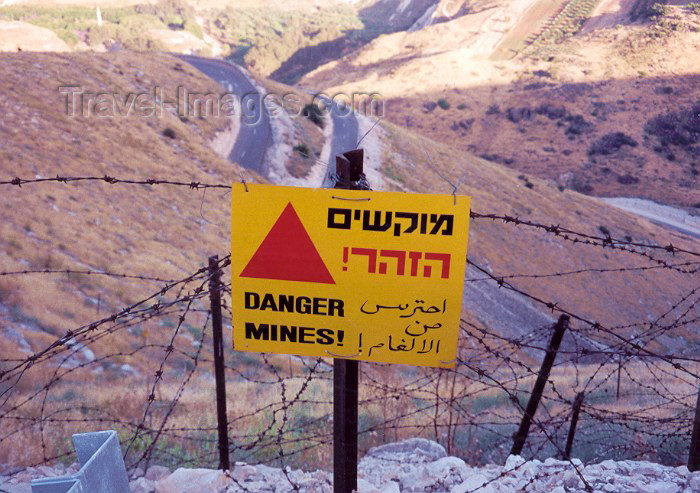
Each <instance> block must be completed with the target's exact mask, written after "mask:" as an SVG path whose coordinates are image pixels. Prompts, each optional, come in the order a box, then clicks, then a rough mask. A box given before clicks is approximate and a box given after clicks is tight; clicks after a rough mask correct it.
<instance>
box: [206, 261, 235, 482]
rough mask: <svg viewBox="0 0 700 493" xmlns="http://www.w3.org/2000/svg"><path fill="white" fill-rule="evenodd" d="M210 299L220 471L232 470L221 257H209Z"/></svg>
mask: <svg viewBox="0 0 700 493" xmlns="http://www.w3.org/2000/svg"><path fill="white" fill-rule="evenodd" d="M209 297H210V300H211V323H212V339H213V341H214V377H215V379H216V417H217V423H218V431H219V469H222V470H224V471H227V470H229V469H231V463H230V460H229V444H228V418H227V416H226V374H225V365H224V336H223V323H222V317H221V270H220V269H219V257H218V256H217V255H213V256H211V257H209Z"/></svg>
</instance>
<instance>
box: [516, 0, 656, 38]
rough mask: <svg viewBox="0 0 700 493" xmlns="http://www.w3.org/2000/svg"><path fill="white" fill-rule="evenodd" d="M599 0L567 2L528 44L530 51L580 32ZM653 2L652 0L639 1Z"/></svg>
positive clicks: (570, 0) (573, 0) (572, 0)
mask: <svg viewBox="0 0 700 493" xmlns="http://www.w3.org/2000/svg"><path fill="white" fill-rule="evenodd" d="M598 1H599V0H569V1H568V2H566V4H565V5H564V6H563V8H562V9H561V10H560V11H559V12H558V13H557V14H556V15H554V16H553V17H552V18H550V19H549V21H548V22H547V25H546V27H545V28H544V29H543V30H542V31H541V32H540V33H539V34H537V35H536V36H534V37H533V38H532V39H531V40H530V43H529V48H530V49H535V48H537V47H539V46H542V45H544V44H548V43H555V42H557V41H559V40H561V39H562V38H564V37H567V36H572V35H574V34H576V33H577V32H578V31H580V30H581V27H582V26H583V23H584V22H585V21H586V19H588V17H589V16H590V14H591V12H592V11H593V9H594V8H595V6H596V4H597V3H598ZM641 1H653V0H641Z"/></svg>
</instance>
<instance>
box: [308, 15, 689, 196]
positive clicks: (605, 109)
mask: <svg viewBox="0 0 700 493" xmlns="http://www.w3.org/2000/svg"><path fill="white" fill-rule="evenodd" d="M469 17H470V16H462V17H459V18H457V19H455V20H453V21H450V22H446V23H440V24H434V25H431V26H429V27H427V28H425V29H423V30H421V31H417V32H409V33H397V34H392V35H387V36H383V37H381V38H378V39H377V40H375V41H374V42H373V43H371V44H370V45H368V46H367V47H366V48H364V49H362V50H360V51H359V52H357V53H354V54H353V55H352V56H347V57H344V58H341V59H340V60H338V61H334V62H331V63H329V64H327V65H326V66H323V67H320V68H319V69H317V70H316V71H314V72H311V73H310V74H308V75H307V76H305V78H304V79H302V81H301V83H302V84H303V85H306V86H308V87H315V88H323V89H324V90H326V92H327V93H329V94H333V93H335V92H337V91H343V92H346V93H348V92H350V93H352V92H353V91H356V92H376V93H379V94H381V95H382V96H383V97H384V99H385V101H386V108H385V113H386V118H387V119H388V120H390V121H392V122H394V123H396V124H398V125H401V126H403V127H407V128H410V129H412V130H414V131H416V132H418V133H420V134H422V135H425V136H427V137H430V138H432V139H435V140H438V141H441V142H445V143H449V144H451V145H454V146H455V147H457V148H459V149H462V150H463V151H465V152H469V153H471V154H474V155H477V156H482V157H484V158H485V159H489V160H492V161H495V162H498V163H500V164H502V165H505V166H507V167H509V168H512V169H515V170H518V171H520V172H525V173H528V174H533V175H535V176H539V177H541V178H544V179H548V180H550V181H551V182H552V183H555V184H557V185H561V186H564V187H566V188H570V189H574V190H578V191H580V192H583V193H586V194H590V195H598V196H633V197H642V198H648V199H651V200H656V201H659V202H663V203H667V204H671V205H676V206H683V207H688V208H693V207H695V206H697V205H698V204H700V195H699V194H700V182H699V181H698V174H699V173H700V170H699V169H698V165H700V163H698V150H697V144H698V142H700V127H699V126H698V125H699V123H698V118H697V116H696V115H697V109H696V107H697V104H698V103H700V78H699V77H700V75H699V74H698V69H697V67H698V66H700V58H699V57H700V33H699V32H698V27H699V26H700V18H699V17H698V14H697V13H696V12H695V10H693V9H692V8H690V7H675V8H670V7H669V8H667V9H666V13H665V14H664V15H663V16H660V17H659V18H658V19H657V20H655V21H654V22H653V23H652V24H650V25H646V24H645V25H634V26H619V27H617V28H614V29H606V30H599V31H594V32H592V33H590V34H584V35H581V36H576V37H573V38H569V39H568V40H567V41H565V42H563V43H561V44H554V45H544V46H543V47H541V48H539V49H538V50H537V51H534V52H532V53H531V55H530V56H528V57H524V58H522V57H521V58H517V59H515V60H508V61H492V60H485V59H484V55H487V54H488V50H486V51H483V49H484V47H483V46H481V44H479V43H478V42H477V41H474V40H481V39H485V38H483V36H481V37H479V36H477V37H476V38H473V39H472V38H469V39H468V38H465V36H468V34H467V33H469V32H471V31H468V30H466V29H465V22H468V21H469ZM469 22H470V21H469ZM435 40H437V41H435ZM672 122H677V123H672Z"/></svg>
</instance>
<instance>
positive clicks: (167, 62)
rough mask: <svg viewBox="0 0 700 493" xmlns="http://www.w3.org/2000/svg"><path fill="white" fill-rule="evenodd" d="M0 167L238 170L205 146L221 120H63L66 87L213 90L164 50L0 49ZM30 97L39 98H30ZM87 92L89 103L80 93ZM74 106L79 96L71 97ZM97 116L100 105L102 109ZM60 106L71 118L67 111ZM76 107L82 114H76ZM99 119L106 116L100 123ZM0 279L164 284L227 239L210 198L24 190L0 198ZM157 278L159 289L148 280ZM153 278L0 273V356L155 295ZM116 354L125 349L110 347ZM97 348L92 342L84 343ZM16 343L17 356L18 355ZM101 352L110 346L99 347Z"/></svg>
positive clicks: (83, 187) (199, 175)
mask: <svg viewBox="0 0 700 493" xmlns="http://www.w3.org/2000/svg"><path fill="white" fill-rule="evenodd" d="M0 73H2V77H0V80H1V81H2V82H1V83H0V84H2V93H3V94H4V95H5V97H4V98H3V100H2V102H0V106H2V111H1V113H2V116H1V117H0V133H2V139H1V142H2V144H0V162H1V163H2V165H1V166H2V175H3V177H4V178H8V177H10V178H11V177H15V176H20V177H30V178H40V177H53V176H56V175H62V176H97V177H100V176H116V177H119V178H129V179H134V180H145V179H149V178H157V179H177V180H183V181H197V182H217V183H228V182H231V181H237V180H240V179H241V178H242V177H246V178H248V179H250V175H249V173H247V172H243V171H241V169H239V168H238V167H237V166H236V165H235V164H233V163H230V162H228V161H226V160H225V159H223V158H221V157H219V156H218V155H216V154H215V153H214V152H213V151H212V150H211V148H210V145H211V141H213V140H214V138H215V136H216V135H217V133H218V132H220V131H224V130H225V129H226V128H227V126H228V121H227V120H226V118H224V117H221V118H206V119H188V118H187V117H182V118H178V117H176V116H174V115H173V114H171V113H170V112H169V111H167V110H165V111H164V112H163V114H162V115H159V116H144V114H137V113H136V112H134V114H131V115H129V116H126V114H125V113H122V115H121V116H120V115H117V116H113V117H110V116H108V115H110V114H114V113H112V111H111V109H110V111H109V112H103V113H102V115H103V116H100V115H99V114H95V113H94V111H95V109H96V108H97V107H92V111H93V113H92V114H90V115H87V114H85V113H82V112H81V111H80V109H79V108H78V111H76V115H75V116H72V115H71V114H67V109H68V108H67V101H66V98H67V96H68V94H67V93H63V94H62V93H59V91H58V90H57V87H58V86H79V87H81V88H82V90H83V91H85V93H90V92H92V93H93V94H95V93H97V92H101V93H104V94H116V95H118V96H120V97H124V98H127V97H129V95H130V94H133V95H138V94H144V95H145V96H144V97H152V96H153V91H154V88H158V87H160V88H162V90H163V94H164V97H165V98H166V99H169V100H174V99H176V87H178V86H183V87H186V88H188V90H189V91H191V92H198V91H201V92H208V91H217V90H218V89H217V87H216V85H214V84H213V83H212V82H211V81H210V80H209V79H207V78H206V77H204V76H202V75H200V74H199V73H198V72H196V71H195V70H194V69H193V68H191V67H190V66H189V65H187V64H186V63H184V62H181V61H179V60H177V59H175V58H172V57H170V56H165V55H156V54H146V53H142V54H139V55H138V56H137V57H135V56H134V55H133V54H131V53H116V54H109V55H94V54H90V55H88V54H84V55H76V54H72V55H56V54H28V53H18V54H3V55H0ZM39 94H40V95H43V98H44V99H41V98H36V97H35V95H39ZM93 97H94V96H93ZM85 101H87V94H86V95H85ZM103 108H104V107H103ZM71 111H72V110H71ZM86 111H87V109H86ZM105 115H107V116H105ZM0 202H1V203H2V205H1V210H2V221H0V244H1V245H2V250H3V252H5V254H4V255H2V257H0V271H23V270H44V269H49V270H65V269H69V270H95V271H104V272H111V273H122V274H138V275H141V276H146V277H154V278H160V279H176V278H180V277H184V276H185V275H187V274H189V273H191V272H193V271H195V270H196V269H198V268H199V267H201V266H202V265H205V264H206V261H207V257H208V256H209V255H213V254H222V255H225V254H226V252H227V251H228V250H229V245H228V240H227V238H228V236H227V234H228V233H227V232H228V228H229V224H228V219H227V218H228V215H229V207H228V206H227V205H226V204H227V203H228V200H227V195H226V194H225V192H224V191H209V193H207V194H203V192H202V191H197V190H192V191H190V190H188V189H186V188H185V189H182V188H167V187H165V186H160V187H159V186H152V187H150V186H147V185H144V186H139V187H133V186H131V187H129V186H122V187H120V185H109V184H107V183H85V184H81V183H73V184H66V185H61V184H53V185H48V186H46V185H45V186H41V185H26V186H24V187H22V188H21V189H20V188H14V189H5V190H4V191H3V193H2V195H1V196H0ZM161 284H162V283H161ZM158 286H159V283H157V282H142V281H141V282H138V281H136V280H133V279H132V280H129V279H119V278H113V277H100V276H81V275H78V274H74V275H73V274H65V275H58V276H57V275H42V274H36V275H33V276H11V275H4V276H2V277H0V318H1V319H2V324H3V326H4V328H5V329H4V330H6V332H5V334H6V337H4V338H3V341H2V345H3V352H4V354H7V351H12V352H16V351H19V354H25V353H28V352H34V351H37V350H38V349H39V348H40V347H42V346H43V345H45V344H48V343H50V342H51V341H53V340H54V339H55V338H56V336H58V335H61V334H63V333H65V331H66V330H67V329H68V328H70V327H76V326H80V325H82V324H85V323H88V322H90V321H91V320H93V319H95V318H100V317H101V316H102V315H104V314H105V313H110V312H115V311H118V310H119V309H120V308H121V307H123V306H126V305H128V304H130V303H133V302H134V301H136V300H137V299H139V298H140V297H143V296H144V295H146V294H148V293H150V292H151V291H153V290H154V289H158ZM123 342H124V343H125V344H126V345H127V346H128V345H129V342H128V341H123ZM98 347H99V345H98ZM18 348H19V349H18ZM112 349H114V348H112Z"/></svg>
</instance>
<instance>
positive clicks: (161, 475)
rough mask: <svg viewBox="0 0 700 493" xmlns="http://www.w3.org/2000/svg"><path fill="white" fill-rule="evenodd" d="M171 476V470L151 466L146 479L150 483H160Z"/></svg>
mask: <svg viewBox="0 0 700 493" xmlns="http://www.w3.org/2000/svg"><path fill="white" fill-rule="evenodd" d="M168 476H170V469H168V468H167V467H165V466H151V467H149V468H148V471H146V479H148V480H150V481H160V480H161V479H165V478H167V477H168Z"/></svg>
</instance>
